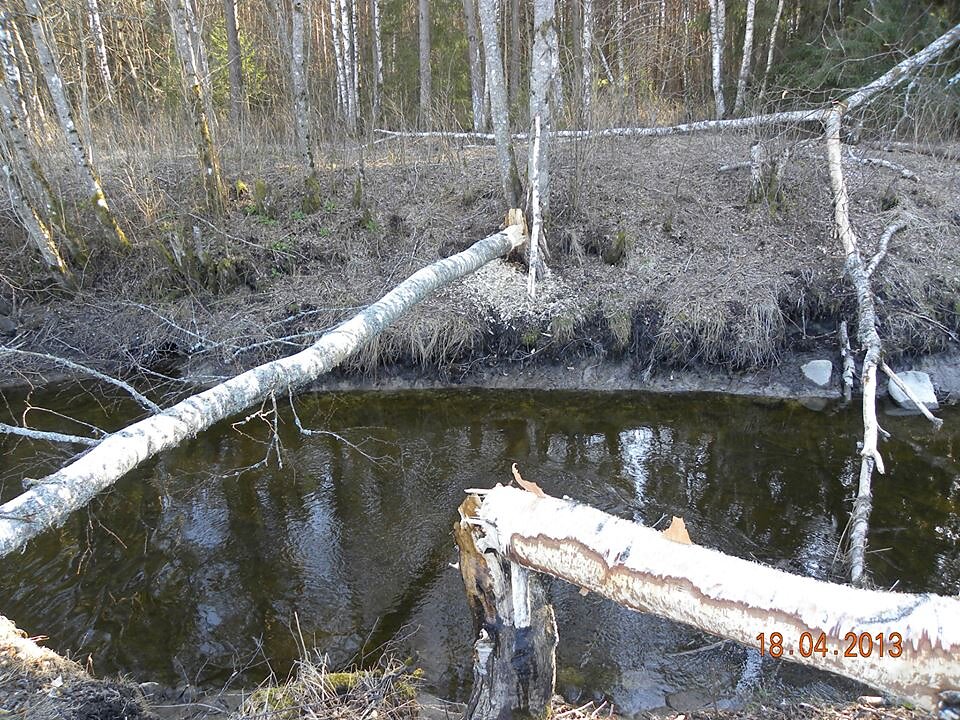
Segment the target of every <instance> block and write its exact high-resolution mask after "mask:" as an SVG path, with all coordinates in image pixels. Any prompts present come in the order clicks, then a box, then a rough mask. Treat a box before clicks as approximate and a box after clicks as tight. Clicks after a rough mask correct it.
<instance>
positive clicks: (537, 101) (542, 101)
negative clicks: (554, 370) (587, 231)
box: [527, 0, 559, 271]
mask: <svg viewBox="0 0 960 720" xmlns="http://www.w3.org/2000/svg"><path fill="white" fill-rule="evenodd" d="M533 33H534V35H533V49H532V54H531V58H530V123H531V126H530V130H531V136H532V137H533V138H534V142H532V143H530V147H529V150H528V157H527V186H528V192H529V194H530V198H531V202H530V203H528V207H530V208H531V210H532V212H533V213H535V214H536V213H540V214H541V215H542V216H543V217H544V218H546V219H547V221H548V222H549V218H550V131H551V130H552V129H553V103H552V97H551V95H552V91H553V88H554V87H555V81H554V77H553V72H554V68H555V67H556V64H557V55H558V54H559V49H558V41H557V28H556V6H555V0H534V3H533ZM534 178H536V182H535V181H534ZM534 185H535V186H536V188H535V189H536V196H537V198H538V200H539V202H536V201H534V199H533V198H534V196H533V190H534ZM534 234H535V235H538V232H537V231H536V230H535V231H534ZM532 249H533V247H532V246H531V250H532ZM532 267H535V268H537V269H538V271H540V270H542V268H540V267H539V265H532Z"/></svg>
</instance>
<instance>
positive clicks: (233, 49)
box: [223, 0, 243, 126]
mask: <svg viewBox="0 0 960 720" xmlns="http://www.w3.org/2000/svg"><path fill="white" fill-rule="evenodd" d="M223 15H224V18H225V25H226V33H227V68H228V71H229V78H230V120H231V122H233V124H234V125H235V126H237V125H239V124H240V122H241V120H242V117H243V56H242V55H241V51H240V31H239V29H238V28H237V0H223Z"/></svg>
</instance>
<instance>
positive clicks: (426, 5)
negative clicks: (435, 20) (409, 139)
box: [417, 0, 433, 130]
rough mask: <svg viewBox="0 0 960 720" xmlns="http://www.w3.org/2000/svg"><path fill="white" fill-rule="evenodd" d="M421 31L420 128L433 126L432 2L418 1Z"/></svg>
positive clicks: (427, 0) (427, 128) (426, 0)
mask: <svg viewBox="0 0 960 720" xmlns="http://www.w3.org/2000/svg"><path fill="white" fill-rule="evenodd" d="M417 8H418V10H419V13H418V18H419V23H418V27H419V29H420V126H421V127H422V128H423V129H424V130H429V129H430V128H431V127H432V126H433V75H432V73H431V72H430V0H417Z"/></svg>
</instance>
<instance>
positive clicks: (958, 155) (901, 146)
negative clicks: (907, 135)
mask: <svg viewBox="0 0 960 720" xmlns="http://www.w3.org/2000/svg"><path fill="white" fill-rule="evenodd" d="M861 145H864V146H865V147H869V148H874V149H876V150H882V151H883V152H905V153H913V154H914V155H927V156H929V157H935V158H940V159H941V160H952V161H954V162H957V161H960V151H957V150H952V149H950V148H944V147H938V146H936V145H922V144H914V143H906V142H874V141H866V142H863V143H861Z"/></svg>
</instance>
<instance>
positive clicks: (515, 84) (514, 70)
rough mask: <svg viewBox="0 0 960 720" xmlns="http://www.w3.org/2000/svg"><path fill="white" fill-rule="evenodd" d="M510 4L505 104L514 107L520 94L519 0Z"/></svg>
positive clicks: (512, 0) (510, 0) (511, 1)
mask: <svg viewBox="0 0 960 720" xmlns="http://www.w3.org/2000/svg"><path fill="white" fill-rule="evenodd" d="M509 2H510V62H509V68H510V69H509V71H508V72H507V102H508V103H509V105H510V107H516V105H517V96H518V94H519V92H520V0H509Z"/></svg>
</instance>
